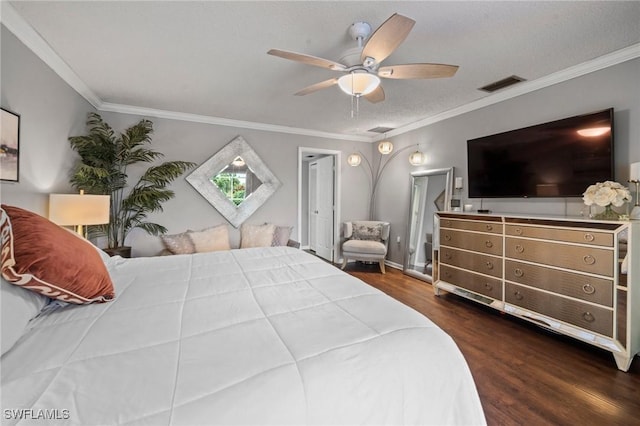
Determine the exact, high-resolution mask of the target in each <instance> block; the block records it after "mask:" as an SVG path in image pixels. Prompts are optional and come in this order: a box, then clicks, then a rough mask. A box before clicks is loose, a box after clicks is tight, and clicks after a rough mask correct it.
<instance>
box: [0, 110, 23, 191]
mask: <svg viewBox="0 0 640 426" xmlns="http://www.w3.org/2000/svg"><path fill="white" fill-rule="evenodd" d="M0 124H1V125H2V127H1V129H2V131H1V132H0V133H1V135H0V180H4V181H8V182H18V177H19V175H20V174H19V162H20V115H18V114H16V113H15V112H11V111H9V110H7V109H4V108H2V122H1V123H0Z"/></svg>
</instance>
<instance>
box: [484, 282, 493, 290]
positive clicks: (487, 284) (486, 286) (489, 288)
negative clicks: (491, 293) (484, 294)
mask: <svg viewBox="0 0 640 426" xmlns="http://www.w3.org/2000/svg"><path fill="white" fill-rule="evenodd" d="M484 288H486V289H487V290H493V286H492V285H491V284H489V283H484Z"/></svg>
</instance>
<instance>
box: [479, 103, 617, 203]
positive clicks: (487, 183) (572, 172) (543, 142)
mask: <svg viewBox="0 0 640 426" xmlns="http://www.w3.org/2000/svg"><path fill="white" fill-rule="evenodd" d="M467 160H468V161H467V165H468V173H469V174H468V175H467V176H468V182H469V197H470V198H492V197H493V198H496V197H500V198H519V197H581V196H582V193H583V192H584V191H585V190H586V189H587V187H588V186H589V185H593V184H594V183H596V182H603V181H605V180H614V176H613V174H614V173H613V171H614V168H613V108H610V109H607V110H603V111H598V112H594V113H591V114H585V115H579V116H576V117H570V118H565V119H562V120H557V121H552V122H549V123H544V124H539V125H535V126H531V127H526V128H523V129H517V130H511V131H508V132H504V133H499V134H495V135H491V136H485V137H481V138H477V139H471V140H468V141H467Z"/></svg>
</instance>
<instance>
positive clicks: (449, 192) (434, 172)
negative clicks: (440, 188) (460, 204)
mask: <svg viewBox="0 0 640 426" xmlns="http://www.w3.org/2000/svg"><path fill="white" fill-rule="evenodd" d="M438 175H444V176H445V188H444V209H443V210H440V211H449V210H450V209H451V198H452V197H453V167H444V168H441V169H430V170H418V171H415V172H411V186H410V188H411V189H410V195H409V215H408V219H409V220H408V221H407V231H406V235H405V240H404V241H405V247H404V260H403V262H402V272H404V273H405V274H406V275H410V276H412V277H414V278H418V279H420V280H423V281H427V282H433V276H432V275H427V274H423V273H420V272H418V271H416V270H414V269H410V268H409V257H410V254H409V248H410V245H411V229H412V227H413V223H412V217H411V216H412V212H413V208H414V203H415V200H414V199H413V194H414V191H413V187H414V185H415V184H416V179H417V178H420V177H424V176H438ZM427 190H428V189H427ZM434 225H435V223H434ZM432 243H433V246H434V248H435V247H437V244H438V239H437V236H436V235H433V240H432ZM434 261H435V259H434Z"/></svg>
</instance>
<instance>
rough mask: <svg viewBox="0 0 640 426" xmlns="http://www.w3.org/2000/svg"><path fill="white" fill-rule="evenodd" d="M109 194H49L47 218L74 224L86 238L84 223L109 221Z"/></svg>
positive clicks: (96, 223) (70, 224)
mask: <svg viewBox="0 0 640 426" xmlns="http://www.w3.org/2000/svg"><path fill="white" fill-rule="evenodd" d="M110 201H111V196H110V195H85V194H84V191H80V194H49V219H50V220H51V221H52V222H54V223H56V224H58V225H60V226H74V227H75V228H76V232H77V233H78V234H80V235H81V236H82V237H84V238H86V237H87V235H86V234H87V233H86V229H85V228H84V226H86V225H103V224H105V223H109V204H110Z"/></svg>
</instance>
